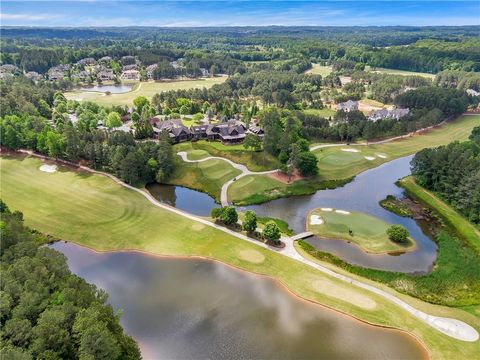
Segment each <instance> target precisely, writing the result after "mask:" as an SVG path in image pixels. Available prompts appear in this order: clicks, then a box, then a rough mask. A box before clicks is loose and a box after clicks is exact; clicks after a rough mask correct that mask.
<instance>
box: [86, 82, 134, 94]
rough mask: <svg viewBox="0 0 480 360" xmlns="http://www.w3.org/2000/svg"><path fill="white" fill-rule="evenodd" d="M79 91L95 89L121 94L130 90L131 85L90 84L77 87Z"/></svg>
mask: <svg viewBox="0 0 480 360" xmlns="http://www.w3.org/2000/svg"><path fill="white" fill-rule="evenodd" d="M78 90H80V91H96V92H103V93H106V92H107V91H108V92H110V93H112V94H123V93H127V92H129V91H131V90H132V85H126V84H122V85H92V86H83V87H81V88H79V89H78Z"/></svg>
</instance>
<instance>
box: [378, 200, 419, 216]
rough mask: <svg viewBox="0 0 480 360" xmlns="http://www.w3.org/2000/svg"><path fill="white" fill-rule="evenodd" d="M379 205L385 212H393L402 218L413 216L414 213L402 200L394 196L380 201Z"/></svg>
mask: <svg viewBox="0 0 480 360" xmlns="http://www.w3.org/2000/svg"><path fill="white" fill-rule="evenodd" d="M379 205H380V206H381V207H383V208H384V209H385V210H388V211H390V212H393V213H394V214H397V215H398V216H402V217H412V216H413V211H412V210H411V209H410V208H409V207H408V205H407V204H405V203H404V202H402V201H401V200H399V199H397V198H396V197H395V196H393V195H387V197H386V198H385V199H383V200H380V202H379Z"/></svg>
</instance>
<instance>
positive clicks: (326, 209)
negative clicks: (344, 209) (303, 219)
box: [320, 208, 333, 211]
mask: <svg viewBox="0 0 480 360" xmlns="http://www.w3.org/2000/svg"><path fill="white" fill-rule="evenodd" d="M320 210H322V211H333V209H332V208H320Z"/></svg>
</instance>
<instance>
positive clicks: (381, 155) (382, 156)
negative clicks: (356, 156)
mask: <svg viewBox="0 0 480 360" xmlns="http://www.w3.org/2000/svg"><path fill="white" fill-rule="evenodd" d="M375 155H377V156H378V157H379V158H382V159H386V158H387V157H388V156H387V155H385V154H375Z"/></svg>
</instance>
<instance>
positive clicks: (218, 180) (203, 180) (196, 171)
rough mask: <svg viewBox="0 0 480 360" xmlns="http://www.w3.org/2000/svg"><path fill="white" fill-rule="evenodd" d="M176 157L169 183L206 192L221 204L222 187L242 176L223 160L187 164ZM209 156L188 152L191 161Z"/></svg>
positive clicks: (201, 152) (204, 153)
mask: <svg viewBox="0 0 480 360" xmlns="http://www.w3.org/2000/svg"><path fill="white" fill-rule="evenodd" d="M205 155H206V156H205ZM174 156H175V164H176V165H175V170H174V172H173V174H172V176H171V177H170V179H169V180H168V183H169V184H171V185H181V186H184V187H187V188H190V189H195V190H200V191H203V192H206V193H207V194H209V195H211V196H212V197H213V198H215V200H216V201H218V202H220V190H221V188H222V185H223V184H224V183H226V182H227V181H228V180H230V179H233V178H234V177H235V176H237V175H240V174H241V171H240V170H238V169H235V168H234V167H233V166H232V165H230V164H229V163H228V162H226V161H223V160H219V159H210V160H206V161H203V162H198V163H187V162H185V161H183V160H182V159H181V158H180V157H179V156H177V155H174ZM208 156H209V155H208V154H206V152H205V151H203V150H193V153H191V152H188V157H189V159H190V160H199V159H202V158H205V157H208Z"/></svg>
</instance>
